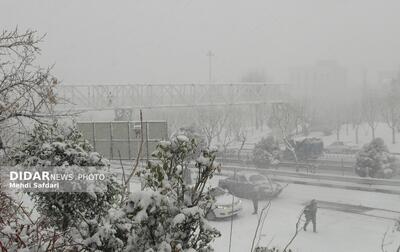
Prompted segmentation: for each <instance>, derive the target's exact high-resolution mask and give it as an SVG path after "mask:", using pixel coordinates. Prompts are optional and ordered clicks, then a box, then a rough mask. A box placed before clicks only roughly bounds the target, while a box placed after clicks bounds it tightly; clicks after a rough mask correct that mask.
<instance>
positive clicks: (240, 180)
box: [218, 173, 283, 200]
mask: <svg viewBox="0 0 400 252" xmlns="http://www.w3.org/2000/svg"><path fill="white" fill-rule="evenodd" d="M218 185H219V187H221V188H223V189H227V190H228V191H229V192H230V193H231V194H233V195H235V196H236V197H239V198H245V199H252V198H253V197H254V194H255V192H257V191H258V192H261V193H259V197H261V199H264V200H269V199H272V198H275V197H277V196H278V195H279V194H280V193H281V192H282V190H283V186H282V185H280V184H279V183H276V182H273V181H272V180H271V179H269V178H268V177H267V176H264V175H261V174H258V173H244V174H235V175H232V176H230V177H228V178H225V179H221V180H219V182H218Z"/></svg>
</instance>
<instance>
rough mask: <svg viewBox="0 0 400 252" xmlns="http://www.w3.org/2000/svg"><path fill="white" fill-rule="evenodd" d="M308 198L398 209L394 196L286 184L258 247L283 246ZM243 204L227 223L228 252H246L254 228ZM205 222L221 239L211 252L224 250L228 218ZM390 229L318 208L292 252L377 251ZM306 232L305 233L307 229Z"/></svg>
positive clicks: (250, 207) (380, 223) (249, 208)
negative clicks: (313, 229)
mask: <svg viewBox="0 0 400 252" xmlns="http://www.w3.org/2000/svg"><path fill="white" fill-rule="evenodd" d="M216 181H217V179H214V180H213V183H216ZM313 198H315V199H317V200H323V201H331V202H340V203H348V204H353V205H363V206H369V207H377V208H384V209H391V210H397V211H398V210H400V196H399V195H388V194H381V193H371V192H360V191H353V190H343V189H333V188H326V187H315V186H304V185H295V184H290V185H289V186H288V187H287V188H286V189H285V190H284V191H283V193H282V194H281V195H280V196H279V198H277V199H275V200H273V201H272V205H271V208H270V210H269V213H268V218H267V220H266V222H265V225H264V229H263V231H262V239H261V242H260V245H266V244H269V243H270V244H272V245H277V246H283V245H285V244H287V242H288V241H289V240H290V238H291V236H292V235H293V233H294V231H295V223H296V221H297V218H298V215H299V213H300V211H301V210H302V208H303V207H304V203H306V202H308V201H309V200H311V199H313ZM265 204H266V202H262V203H261V204H260V208H261V207H262V206H265ZM243 206H244V209H243V212H242V213H241V214H240V215H239V216H237V217H236V218H234V222H233V234H232V250H231V251H232V252H235V251H237V252H242V251H250V247H251V242H252V239H253V236H254V232H255V229H256V225H257V220H258V216H257V215H252V214H251V213H252V210H253V205H252V203H251V201H249V200H243ZM366 214H368V213H366ZM377 215H378V216H380V215H379V214H377ZM396 215H397V213H393V214H391V216H390V217H396ZM211 224H212V225H214V226H215V227H216V228H218V229H219V230H220V231H221V233H222V237H220V238H219V239H217V240H216V241H215V242H214V247H215V250H216V251H228V247H229V234H230V221H229V219H227V220H219V221H213V222H211ZM392 226H393V221H391V220H388V219H383V218H377V217H371V216H365V215H359V214H354V213H347V212H341V211H333V210H325V209H319V210H318V213H317V231H318V233H316V234H314V233H312V232H310V231H308V232H303V231H301V232H300V233H299V235H298V236H297V238H296V240H295V241H294V242H293V246H292V247H293V248H295V250H294V251H299V252H301V251H304V252H313V251H315V252H317V251H318V252H321V251H324V252H325V251H326V252H329V251H332V252H337V251H352V252H355V251H360V252H361V251H362V252H368V251H371V252H375V251H380V245H381V241H382V237H383V234H384V233H385V231H386V230H387V229H388V228H390V227H392ZM308 229H309V230H311V226H310V227H309V228H308Z"/></svg>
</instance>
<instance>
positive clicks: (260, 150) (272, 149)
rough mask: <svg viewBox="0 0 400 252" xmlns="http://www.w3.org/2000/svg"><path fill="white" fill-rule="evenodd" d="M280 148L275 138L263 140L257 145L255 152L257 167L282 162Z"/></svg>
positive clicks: (270, 137)
mask: <svg viewBox="0 0 400 252" xmlns="http://www.w3.org/2000/svg"><path fill="white" fill-rule="evenodd" d="M279 155H280V147H279V143H278V141H276V140H275V138H274V137H273V136H269V137H267V138H262V139H261V141H260V142H258V143H256V145H255V146H254V150H253V157H254V163H255V164H256V165H257V166H264V165H267V166H268V165H271V164H278V163H279V160H280V157H279Z"/></svg>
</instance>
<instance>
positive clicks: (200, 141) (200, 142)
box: [171, 126, 207, 159]
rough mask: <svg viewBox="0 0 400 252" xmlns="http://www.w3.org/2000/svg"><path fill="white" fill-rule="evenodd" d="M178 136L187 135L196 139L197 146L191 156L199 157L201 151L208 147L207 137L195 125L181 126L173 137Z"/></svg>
mask: <svg viewBox="0 0 400 252" xmlns="http://www.w3.org/2000/svg"><path fill="white" fill-rule="evenodd" d="M177 136H186V137H187V138H189V139H194V141H195V142H196V148H195V150H194V151H193V153H192V154H191V155H189V158H193V159H195V158H197V157H198V156H199V155H200V153H201V151H202V150H203V149H205V148H206V147H207V137H206V136H205V135H204V134H203V133H202V132H201V130H200V129H198V128H197V127H195V126H188V127H181V128H179V130H177V131H176V132H175V133H174V134H172V137H171V138H176V137H177Z"/></svg>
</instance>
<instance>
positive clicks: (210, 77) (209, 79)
mask: <svg viewBox="0 0 400 252" xmlns="http://www.w3.org/2000/svg"><path fill="white" fill-rule="evenodd" d="M207 56H208V81H209V82H210V83H212V65H211V63H212V57H214V56H215V55H214V54H213V52H212V51H211V50H209V51H208V53H207Z"/></svg>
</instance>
